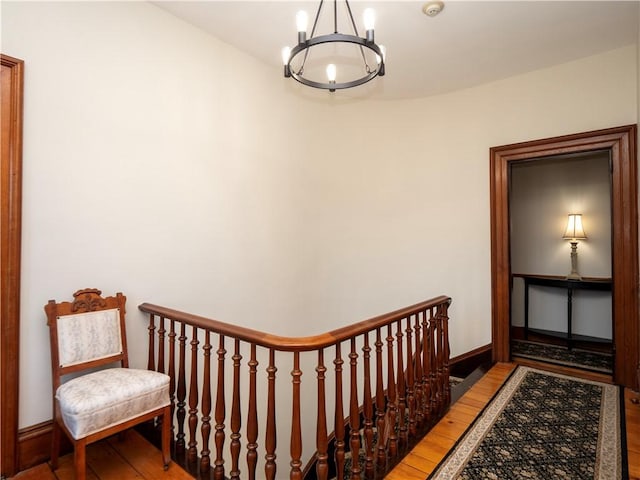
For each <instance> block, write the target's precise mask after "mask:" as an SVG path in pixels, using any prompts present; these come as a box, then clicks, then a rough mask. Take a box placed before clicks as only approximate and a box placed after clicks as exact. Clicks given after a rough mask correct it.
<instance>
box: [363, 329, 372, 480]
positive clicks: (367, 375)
mask: <svg viewBox="0 0 640 480" xmlns="http://www.w3.org/2000/svg"><path fill="white" fill-rule="evenodd" d="M362 353H363V359H364V405H363V408H362V414H363V423H362V425H363V427H364V442H365V444H364V449H365V462H364V475H365V478H373V476H374V465H373V398H372V397H371V347H370V346H369V332H366V333H365V334H364V346H363V347H362Z"/></svg>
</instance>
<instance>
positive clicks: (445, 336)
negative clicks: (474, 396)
mask: <svg viewBox="0 0 640 480" xmlns="http://www.w3.org/2000/svg"><path fill="white" fill-rule="evenodd" d="M442 341H443V347H444V351H443V357H444V377H445V382H446V383H445V406H449V404H450V403H451V383H449V375H450V372H449V356H450V355H451V352H450V350H449V315H448V304H446V303H445V304H443V305H442Z"/></svg>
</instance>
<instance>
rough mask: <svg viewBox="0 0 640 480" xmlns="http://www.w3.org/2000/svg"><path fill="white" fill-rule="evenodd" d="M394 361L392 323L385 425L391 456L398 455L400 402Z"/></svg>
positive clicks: (390, 327) (389, 331)
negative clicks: (387, 415)
mask: <svg viewBox="0 0 640 480" xmlns="http://www.w3.org/2000/svg"><path fill="white" fill-rule="evenodd" d="M394 369H395V367H394V362H393V331H392V324H389V325H387V409H388V411H389V422H388V423H387V424H386V425H385V436H384V437H385V438H388V439H389V458H390V459H393V458H395V457H396V456H397V455H398V434H397V432H396V421H397V419H398V404H397V403H396V400H397V399H396V380H395V370H394Z"/></svg>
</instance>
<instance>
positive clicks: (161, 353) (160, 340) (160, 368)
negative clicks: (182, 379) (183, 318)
mask: <svg viewBox="0 0 640 480" xmlns="http://www.w3.org/2000/svg"><path fill="white" fill-rule="evenodd" d="M165 333H166V330H165V328H164V317H160V318H159V319H158V365H157V366H156V369H157V371H158V372H160V373H164V335H165ZM162 421H163V419H162V417H157V418H156V419H155V428H156V430H157V431H158V432H161V431H162Z"/></svg>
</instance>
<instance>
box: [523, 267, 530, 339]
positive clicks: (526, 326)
mask: <svg viewBox="0 0 640 480" xmlns="http://www.w3.org/2000/svg"><path fill="white" fill-rule="evenodd" d="M524 339H525V340H528V339H529V281H528V280H527V279H526V278H525V279H524Z"/></svg>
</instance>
